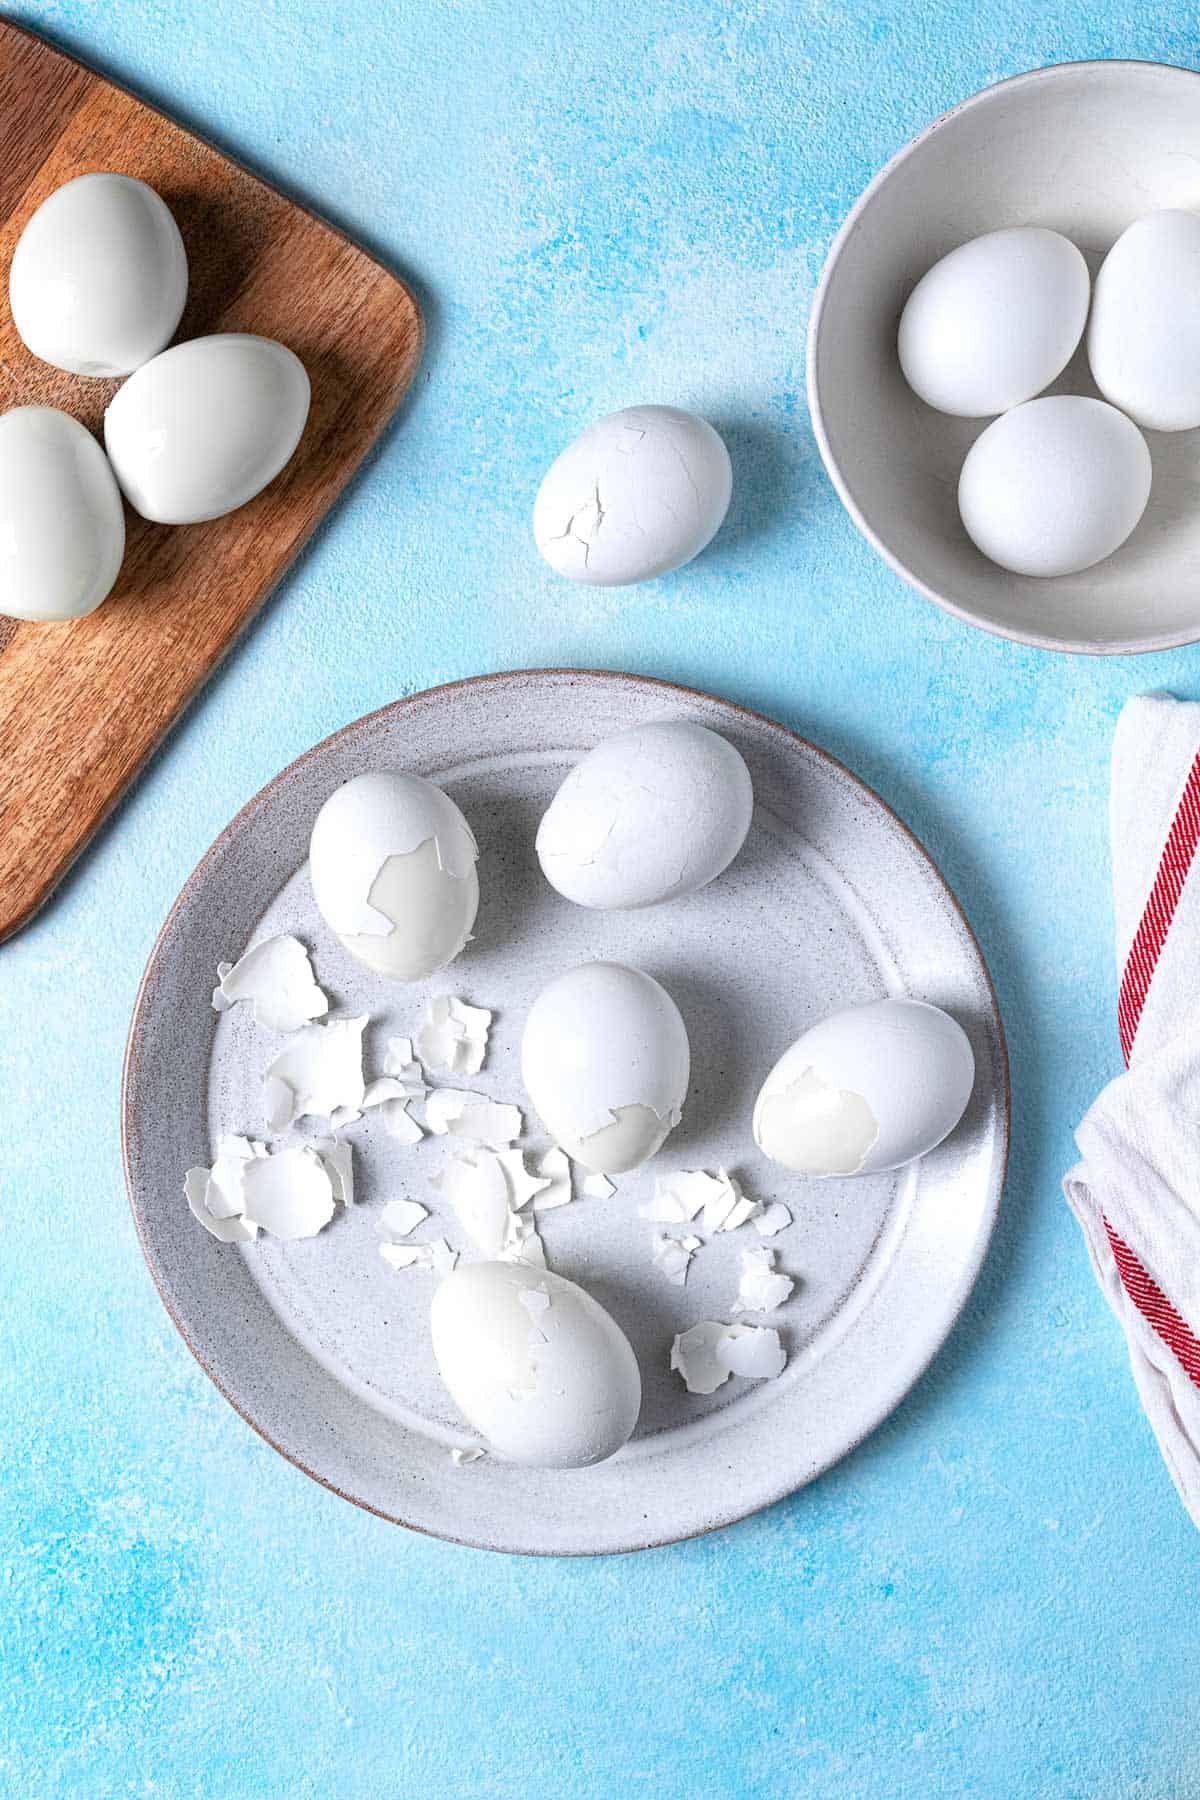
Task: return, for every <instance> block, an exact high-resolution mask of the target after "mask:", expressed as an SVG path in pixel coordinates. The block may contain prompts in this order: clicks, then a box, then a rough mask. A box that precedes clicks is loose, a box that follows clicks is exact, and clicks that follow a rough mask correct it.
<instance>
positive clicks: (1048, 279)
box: [899, 225, 1089, 419]
mask: <svg viewBox="0 0 1200 1800" xmlns="http://www.w3.org/2000/svg"><path fill="white" fill-rule="evenodd" d="M1088 291H1089V282H1088V271H1087V264H1086V263H1085V262H1084V260H1083V256H1082V255H1081V253H1080V252H1079V250H1077V249H1076V247H1075V245H1074V244H1073V243H1071V241H1070V239H1069V238H1065V237H1063V236H1062V235H1061V234H1060V233H1059V232H1057V231H1047V230H1045V229H1044V228H1043V227H1041V226H1039V225H1015V226H1009V227H1007V228H1006V229H1005V230H1003V231H989V232H986V233H985V234H984V235H983V236H982V237H977V238H972V239H971V240H970V242H969V243H966V244H960V245H959V246H958V248H957V249H956V250H951V251H950V253H949V254H948V255H947V256H943V257H942V259H941V261H940V262H936V263H934V265H933V267H932V269H930V270H929V271H928V273H927V274H925V275H923V276H922V278H921V280H920V281H919V282H918V283H917V285H916V287H915V288H914V289H913V291H912V293H911V294H910V295H909V298H908V302H907V304H906V306H905V308H904V311H903V312H902V313H901V315H900V337H899V350H900V366H901V368H902V369H903V370H904V375H905V379H906V380H907V382H908V384H909V386H910V387H911V388H912V389H913V390H914V392H915V393H917V394H919V395H920V397H921V399H922V400H924V401H925V402H926V403H927V404H928V405H930V406H935V407H937V409H938V411H939V412H945V413H956V414H958V415H960V416H961V417H963V418H968V419H978V418H986V417H987V416H988V415H989V414H991V413H1001V412H1005V411H1006V410H1007V409H1008V408H1009V407H1011V406H1019V405H1020V404H1021V402H1022V401H1024V400H1032V398H1033V396H1034V395H1035V394H1040V393H1041V391H1042V389H1043V388H1044V387H1048V386H1049V384H1050V383H1051V382H1052V381H1053V380H1054V379H1055V377H1056V376H1058V375H1061V373H1062V371H1063V370H1064V369H1065V368H1066V366H1067V364H1068V362H1069V361H1070V360H1071V356H1072V355H1073V353H1074V351H1075V347H1076V345H1077V344H1078V343H1079V340H1080V338H1081V337H1082V335H1083V327H1084V322H1085V321H1086V319H1087V311H1088Z"/></svg>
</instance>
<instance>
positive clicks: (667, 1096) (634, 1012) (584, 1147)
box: [521, 962, 691, 1175]
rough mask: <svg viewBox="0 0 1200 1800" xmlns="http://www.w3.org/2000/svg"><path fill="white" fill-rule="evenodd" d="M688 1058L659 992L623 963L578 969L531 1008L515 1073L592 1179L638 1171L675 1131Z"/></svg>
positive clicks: (673, 1010)
mask: <svg viewBox="0 0 1200 1800" xmlns="http://www.w3.org/2000/svg"><path fill="white" fill-rule="evenodd" d="M690 1069H691V1058H690V1052H689V1048H688V1037H687V1029H686V1027H685V1026H684V1023H683V1019H682V1017H681V1015H680V1012H679V1008H678V1007H677V1006H676V1004H675V1002H674V1001H673V1000H672V998H671V996H670V994H668V993H667V991H666V989H665V988H664V987H662V986H660V984H659V983H658V982H657V981H655V980H654V978H653V977H652V976H650V975H647V974H645V973H644V972H643V971H642V970H641V969H630V968H627V967H626V966H625V965H624V964H623V963H613V962H592V963H583V964H582V965H581V966H580V967H579V968H576V969H568V970H566V971H565V973H564V974H562V975H558V976H556V977H555V979H554V980H553V981H551V982H549V983H548V984H547V986H546V987H544V988H543V989H542V991H541V993H540V994H539V995H538V997H537V999H536V1000H535V1001H534V1003H533V1005H532V1006H531V1007H530V1009H529V1017H528V1018H527V1020H526V1021H525V1031H524V1035H523V1037H522V1040H521V1074H522V1078H523V1079H524V1082H525V1087H526V1090H527V1092H528V1094H529V1098H530V1100H531V1101H532V1102H533V1105H534V1107H535V1108H536V1109H537V1112H538V1115H539V1117H540V1118H541V1121H542V1123H543V1124H544V1125H545V1127H546V1129H547V1131H548V1132H550V1134H551V1135H552V1136H553V1137H554V1138H555V1139H556V1141H557V1142H558V1143H559V1144H561V1146H562V1148H563V1149H564V1150H565V1151H566V1153H567V1155H568V1156H570V1157H572V1158H573V1159H574V1160H575V1161H576V1162H578V1163H582V1165H583V1167H584V1168H585V1169H590V1170H592V1171H593V1172H594V1173H595V1174H600V1175H621V1174H624V1173H625V1172H626V1171H627V1170H629V1169H636V1168H637V1167H638V1166H639V1165H640V1164H641V1163H644V1162H646V1161H647V1159H648V1158H649V1157H651V1156H653V1155H654V1154H655V1152H656V1151H658V1150H660V1149H661V1148H662V1146H663V1144H664V1143H665V1141H666V1139H667V1137H668V1135H669V1133H670V1132H671V1130H672V1129H673V1128H674V1127H675V1126H676V1125H677V1124H678V1123H679V1120H680V1118H681V1117H682V1113H683V1102H684V1099H685V1098H686V1096H687V1089H688V1079H689V1075H690Z"/></svg>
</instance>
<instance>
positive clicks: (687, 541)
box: [533, 406, 733, 587]
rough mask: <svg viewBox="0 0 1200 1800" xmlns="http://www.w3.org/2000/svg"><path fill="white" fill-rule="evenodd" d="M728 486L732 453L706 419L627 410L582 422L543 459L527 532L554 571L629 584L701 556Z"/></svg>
mask: <svg viewBox="0 0 1200 1800" xmlns="http://www.w3.org/2000/svg"><path fill="white" fill-rule="evenodd" d="M732 489H733V472H732V469H731V467H730V462H729V452H728V450H726V448H725V446H724V444H723V443H722V442H721V439H720V438H719V437H718V436H717V433H716V432H715V431H714V430H713V428H712V426H711V425H710V424H709V423H708V422H707V420H705V419H700V418H697V416H696V414H695V413H689V412H682V411H681V410H680V409H679V408H678V407H676V406H630V407H626V408H625V410H624V411H623V412H615V413H610V414H609V416H608V417H607V418H605V419H600V420H598V421H597V423H596V424H595V425H589V426H588V428H587V430H586V431H584V432H581V434H580V435H579V437H577V438H576V439H575V441H574V443H573V444H568V446H567V448H566V449H565V450H564V451H563V453H562V455H561V456H560V457H559V458H558V459H557V461H556V462H553V463H552V464H551V465H550V468H549V469H548V470H547V472H546V475H545V477H544V478H543V481H542V485H541V487H540V488H539V489H538V495H537V500H536V501H535V503H534V508H533V535H534V537H535V539H536V540H537V547H538V549H539V550H540V551H541V553H542V555H543V556H544V557H545V559H546V561H547V562H548V563H549V564H550V566H551V568H554V569H557V570H558V572H559V574H560V575H566V576H568V577H569V578H570V579H571V580H572V581H586V582H591V583H593V584H594V585H596V586H598V587H627V586H630V585H631V584H632V583H633V582H637V581H650V580H652V579H653V578H654V576H656V575H666V574H667V573H668V572H669V571H670V570H671V569H678V568H679V567H680V566H681V565H682V564H683V563H686V562H691V560H692V558H693V557H694V556H698V555H699V554H700V552H701V550H703V548H704V546H705V545H706V544H707V543H708V542H709V540H710V538H712V537H713V536H715V534H716V532H717V531H718V530H719V529H720V526H721V522H722V520H723V519H724V517H725V514H726V512H727V511H728V510H729V497H730V494H731V492H732Z"/></svg>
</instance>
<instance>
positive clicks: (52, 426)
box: [0, 406, 125, 619]
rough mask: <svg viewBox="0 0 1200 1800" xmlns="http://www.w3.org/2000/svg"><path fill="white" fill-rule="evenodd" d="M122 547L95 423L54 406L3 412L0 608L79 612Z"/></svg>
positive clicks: (98, 590)
mask: <svg viewBox="0 0 1200 1800" xmlns="http://www.w3.org/2000/svg"><path fill="white" fill-rule="evenodd" d="M124 554H125V514H124V510H123V509H122V506H121V496H120V494H119V492H118V491H117V484H116V482H115V480H114V479H113V472H112V470H111V469H110V468H109V466H108V459H107V457H106V456H105V454H104V452H103V450H101V448H100V446H99V444H98V443H97V442H96V440H95V438H94V437H93V436H92V434H91V432H90V431H87V430H85V429H84V427H83V426H82V425H81V424H80V423H79V421H78V420H77V419H72V418H71V417H70V416H69V415H68V414H67V413H63V412H57V411H56V410H55V408H54V407H52V406H18V407H15V408H14V409H13V411H12V412H6V413H4V414H3V415H2V416H0V613H7V614H8V616H9V617H10V618H13V619H78V618H82V616H83V614H84V613H90V612H92V611H93V610H94V609H95V608H96V607H97V606H99V604H100V602H101V601H102V600H103V599H104V597H105V595H106V594H107V593H108V592H109V590H110V588H111V587H112V585H113V582H114V581H115V580H116V579H117V573H118V571H119V569H120V567H121V559H122V557H123V556H124Z"/></svg>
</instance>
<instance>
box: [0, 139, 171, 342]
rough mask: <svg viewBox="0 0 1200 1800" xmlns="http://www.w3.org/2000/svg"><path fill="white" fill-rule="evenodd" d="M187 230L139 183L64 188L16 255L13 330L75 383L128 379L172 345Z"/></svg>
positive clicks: (88, 180) (112, 180) (99, 177)
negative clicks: (91, 378)
mask: <svg viewBox="0 0 1200 1800" xmlns="http://www.w3.org/2000/svg"><path fill="white" fill-rule="evenodd" d="M187 281H188V270H187V254H186V252H185V250H184V248H183V239H182V238H181V237H180V235H179V227H178V226H177V225H176V223H175V221H174V219H173V218H172V217H171V214H170V212H169V210H168V208H167V206H166V203H165V202H164V201H163V200H162V199H160V198H159V196H158V195H157V194H156V193H155V191H154V189H153V188H151V187H147V186H146V183H145V182H144V181H135V180H134V179H133V177H132V176H130V175H109V174H93V175H78V176H76V178H75V180H74V181H68V182H66V183H65V184H64V186H62V187H60V188H56V189H55V191H54V193H52V194H51V195H50V196H49V198H48V199H46V200H43V201H42V204H41V205H40V206H39V207H38V209H37V211H36V212H35V213H34V214H33V217H32V218H31V219H30V220H29V223H28V224H27V225H26V227H25V229H24V231H23V232H22V233H21V236H20V238H19V240H18V242H17V247H16V249H15V250H14V251H13V259H12V268H11V270H10V271H9V277H8V299H9V304H10V306H11V307H12V315H13V323H14V324H15V325H16V328H17V330H18V331H19V332H20V334H21V337H22V338H23V340H24V342H25V344H26V345H27V347H28V348H29V349H30V350H32V351H33V354H34V355H35V356H40V357H41V359H42V361H43V362H48V363H53V364H54V366H55V367H56V368H58V369H69V370H70V371H71V373H72V374H73V375H128V374H129V373H130V371H131V370H133V369H137V368H140V367H141V365H142V363H144V362H149V360H150V358H151V357H152V356H157V355H158V353H159V351H160V350H161V349H163V347H164V346H165V345H166V344H168V343H169V342H170V341H171V336H172V333H173V332H174V330H175V327H176V326H177V325H178V323H179V318H180V314H181V313H182V312H183V303H184V301H185V299H186V298H187Z"/></svg>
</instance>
